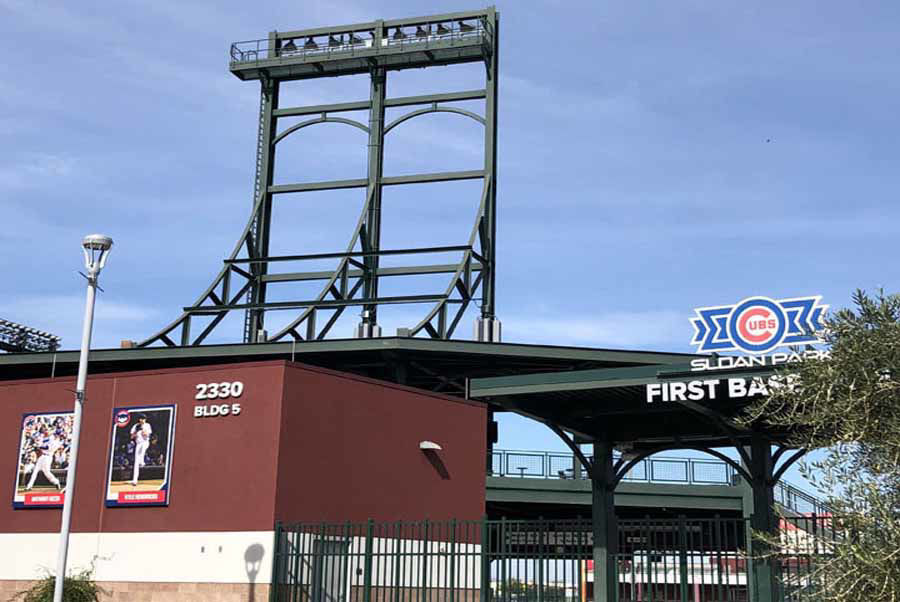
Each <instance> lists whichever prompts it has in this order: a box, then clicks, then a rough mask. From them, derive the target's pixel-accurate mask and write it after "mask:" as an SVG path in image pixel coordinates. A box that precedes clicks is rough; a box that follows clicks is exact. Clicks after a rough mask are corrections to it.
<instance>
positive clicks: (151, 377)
mask: <svg viewBox="0 0 900 602" xmlns="http://www.w3.org/2000/svg"><path fill="white" fill-rule="evenodd" d="M236 380H240V381H242V382H243V383H244V391H243V394H242V395H241V397H240V398H238V399H230V400H223V401H222V402H220V403H226V402H227V403H232V402H239V403H240V404H241V406H242V411H241V413H240V415H238V416H226V417H215V418H212V417H204V418H199V417H195V415H194V407H195V406H196V405H207V404H212V403H216V402H212V401H197V400H195V399H194V396H195V394H196V388H195V385H197V384H199V383H209V382H222V381H229V382H230V381H236ZM74 387H75V383H74V379H71V378H61V379H55V380H53V379H42V380H29V381H15V382H5V383H0V425H5V426H3V427H0V601H2V600H5V599H7V594H8V593H9V592H11V591H18V589H19V588H21V587H22V584H23V583H25V582H27V581H28V580H32V579H35V578H38V577H39V576H41V574H42V567H43V568H53V565H54V564H55V558H56V549H57V545H58V536H57V533H58V530H59V526H60V520H61V510H59V509H47V508H41V509H19V510H15V509H13V506H12V498H13V494H14V488H15V476H16V467H17V455H18V454H17V452H18V445H19V435H20V426H21V422H22V416H23V414H26V413H37V412H65V411H70V410H71V408H72V404H73V393H72V391H73V389H74ZM160 404H176V405H177V416H176V423H175V438H174V448H173V454H172V458H171V488H170V499H169V505H168V506H167V507H124V508H123V507H114V508H107V507H106V504H105V493H106V490H105V487H106V475H107V470H108V462H109V447H110V433H111V431H112V420H113V416H112V414H113V408H115V407H135V406H145V405H160ZM484 425H485V410H484V408H483V406H482V405H481V404H477V403H469V402H465V401H460V400H456V399H453V398H449V397H446V396H441V395H436V394H428V393H423V392H420V391H416V390H414V389H409V388H405V387H400V386H394V385H390V384H385V383H381V382H378V381H373V380H369V379H364V378H360V377H355V376H351V375H346V374H342V373H337V372H333V371H329V370H324V369H319V368H311V367H307V366H302V365H299V364H288V363H286V362H283V361H271V362H255V363H244V364H231V365H221V366H214V367H194V368H179V369H167V370H157V371H145V372H130V373H118V374H110V375H95V376H92V377H91V378H90V379H89V381H88V395H87V401H86V403H85V411H84V420H83V426H82V437H81V447H80V451H79V463H78V482H77V491H76V493H75V501H74V512H73V521H72V532H73V535H72V538H71V542H70V554H69V558H70V562H69V566H70V568H71V567H75V568H80V567H87V566H89V565H91V564H92V563H93V564H94V566H95V571H96V572H95V576H96V579H97V580H98V581H101V582H103V583H105V584H107V589H108V590H109V591H110V592H111V596H112V598H113V599H129V600H139V599H140V600H144V599H146V600H184V599H198V600H200V599H209V600H225V599H232V598H234V599H252V597H251V598H248V596H255V595H260V593H262V594H263V595H264V594H265V592H263V590H262V589H257V588H256V585H254V584H268V583H269V582H270V581H271V569H272V560H273V550H274V545H273V544H274V532H273V526H274V523H275V520H283V521H298V520H310V521H345V520H351V521H362V520H365V519H367V518H374V519H378V520H394V519H400V518H404V519H407V520H409V519H421V518H434V519H441V518H460V519H465V518H479V517H480V516H482V514H483V513H484V471H483V466H484V454H485V436H484ZM425 439H427V440H431V441H435V442H437V443H439V444H440V445H441V446H442V447H443V448H444V449H443V450H442V451H441V452H439V453H438V455H437V458H438V460H434V459H432V460H433V461H437V462H438V467H437V468H436V466H435V465H434V464H432V462H431V461H429V459H428V458H427V457H426V455H425V454H423V453H422V452H421V451H420V450H419V442H420V441H422V440H425ZM4 450H5V451H4ZM4 498H5V499H4ZM146 583H156V584H159V585H160V587H159V588H156V589H153V588H151V589H149V590H148V589H147V587H146V586H145V585H142V584H146ZM234 584H238V585H240V584H243V585H242V586H241V587H239V588H238V589H236V590H234V591H232V590H233V589H234V588H232V587H231V586H232V585H234ZM193 586H196V589H190V588H191V587H193ZM213 586H215V587H213ZM251 586H253V587H252V588H251ZM185 587H188V588H189V589H190V591H188V590H185V589H184V588H185ZM259 587H261V588H265V587H266V586H265V585H260V586H259ZM223 588H224V589H223ZM229 588H230V589H229ZM248 588H251V589H248ZM226 590H227V591H226ZM238 590H239V591H238ZM188 595H190V596H192V597H191V598H188V597H187V596H188Z"/></svg>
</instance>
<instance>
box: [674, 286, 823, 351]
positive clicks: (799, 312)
mask: <svg viewBox="0 0 900 602" xmlns="http://www.w3.org/2000/svg"><path fill="white" fill-rule="evenodd" d="M821 300H822V297H821V296H818V295H817V296H814V297H796V298H792V299H781V300H778V301H776V300H774V299H770V298H768V297H748V298H747V299H744V300H743V301H741V302H739V303H736V304H734V305H719V306H716V307H701V308H698V309H695V310H694V312H695V313H696V317H694V318H691V324H692V325H693V326H694V338H693V339H692V340H691V344H692V345H697V351H698V352H712V351H732V350H736V351H743V352H746V353H753V354H759V353H766V352H768V351H771V350H772V349H775V348H776V347H782V346H785V345H796V344H800V343H815V342H817V341H818V340H819V339H818V336H817V333H819V332H820V331H821V330H822V329H823V328H824V324H823V323H822V318H823V317H824V315H825V312H826V311H827V310H828V305H824V304H822V303H821Z"/></svg>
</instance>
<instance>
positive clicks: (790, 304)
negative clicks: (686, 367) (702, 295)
mask: <svg viewBox="0 0 900 602" xmlns="http://www.w3.org/2000/svg"><path fill="white" fill-rule="evenodd" d="M821 299H822V298H821V296H818V295H816V296H811V297H795V298H790V299H780V300H775V299H770V298H768V297H748V298H747V299H744V300H742V301H739V302H738V303H735V304H732V305H718V306H714V307H701V308H698V309H696V310H694V311H695V317H693V318H692V319H691V324H692V325H693V327H694V337H693V339H692V340H691V344H693V345H696V346H697V351H699V352H718V351H743V352H745V353H747V354H749V355H743V356H724V357H718V356H715V355H714V356H713V357H711V358H697V359H695V360H692V361H691V372H692V373H696V376H697V378H695V379H693V380H690V381H681V380H679V381H675V380H673V381H671V382H665V381H663V382H656V383H651V384H648V385H646V402H647V403H654V402H671V401H675V402H678V401H700V400H707V399H708V400H715V399H740V398H747V397H755V396H757V395H765V394H766V393H768V391H769V389H770V388H771V387H776V386H784V385H785V384H789V383H786V382H785V379H784V378H783V377H781V376H776V375H770V376H765V377H763V376H753V377H750V378H743V377H728V378H717V377H716V371H720V370H735V369H741V368H764V367H766V366H770V367H774V366H777V365H779V364H788V363H792V362H799V361H803V360H806V359H818V358H822V357H824V356H826V355H827V354H828V352H827V351H822V350H815V349H807V350H805V351H802V352H798V351H795V350H786V351H774V350H775V349H778V348H780V347H788V346H792V345H799V344H809V343H817V342H820V338H819V334H820V333H821V331H822V330H823V328H824V323H823V321H822V319H823V317H824V315H825V312H826V311H827V310H828V306H827V305H824V304H822V303H821ZM770 352H771V353H770ZM766 353H768V355H764V354H766Z"/></svg>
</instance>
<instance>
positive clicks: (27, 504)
mask: <svg viewBox="0 0 900 602" xmlns="http://www.w3.org/2000/svg"><path fill="white" fill-rule="evenodd" d="M73 420H74V415H73V413H72V412H53V413H42V414H25V415H24V416H22V430H21V435H20V436H19V461H18V466H17V467H16V486H15V488H14V489H13V491H14V494H13V508H61V507H62V505H63V501H64V499H65V490H66V471H67V470H68V468H69V445H70V444H71V439H72V423H73Z"/></svg>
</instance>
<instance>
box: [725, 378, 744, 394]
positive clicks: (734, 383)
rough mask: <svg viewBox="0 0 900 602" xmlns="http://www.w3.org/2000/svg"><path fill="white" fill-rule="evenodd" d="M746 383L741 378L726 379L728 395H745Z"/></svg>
mask: <svg viewBox="0 0 900 602" xmlns="http://www.w3.org/2000/svg"><path fill="white" fill-rule="evenodd" d="M746 396H747V383H746V382H744V379H743V378H729V379H728V397H746Z"/></svg>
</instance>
